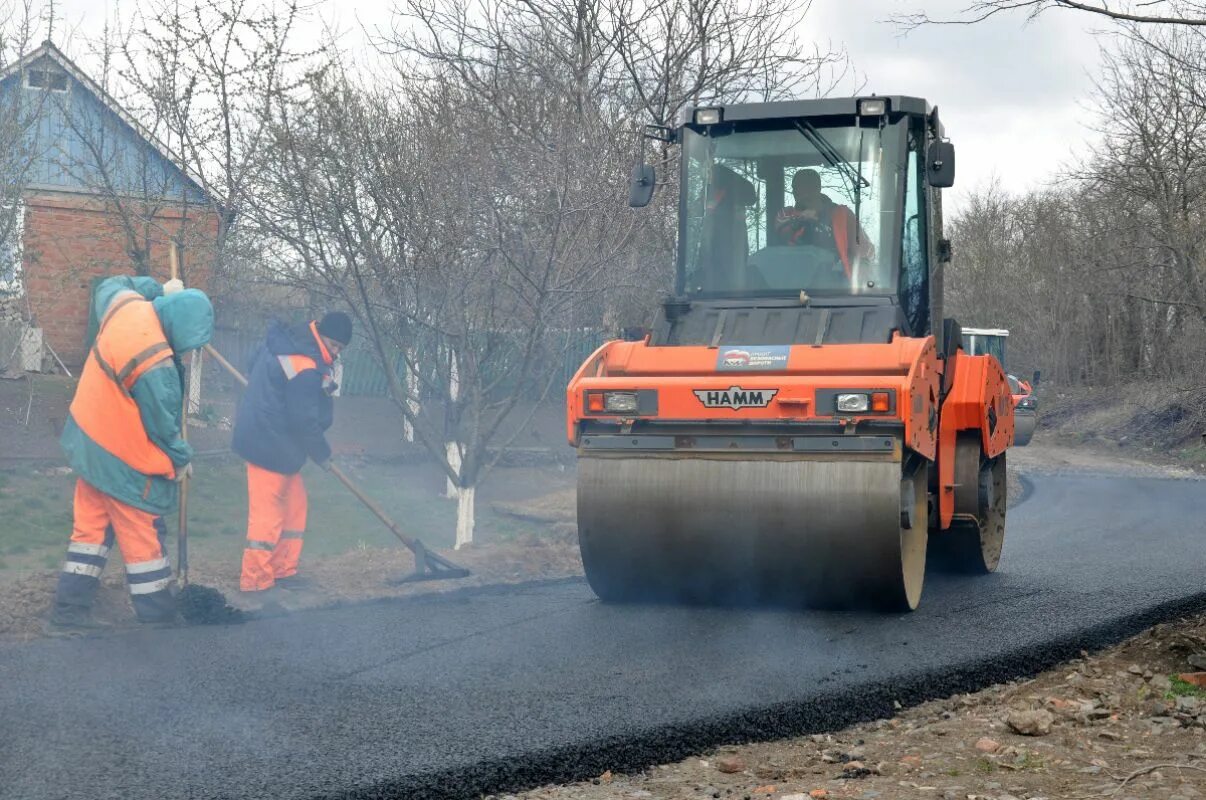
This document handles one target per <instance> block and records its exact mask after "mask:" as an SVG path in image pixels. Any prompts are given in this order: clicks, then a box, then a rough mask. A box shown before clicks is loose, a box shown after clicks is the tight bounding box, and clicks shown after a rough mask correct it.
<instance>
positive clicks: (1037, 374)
mask: <svg viewBox="0 0 1206 800" xmlns="http://www.w3.org/2000/svg"><path fill="white" fill-rule="evenodd" d="M1042 374H1043V373H1042V372H1041V371H1040V370H1037V369H1036V370H1035V371H1034V380H1033V381H1031V382H1030V385H1031V387H1033V388H1035V389H1037V388H1038V382H1039V377H1040V376H1041V375H1042Z"/></svg>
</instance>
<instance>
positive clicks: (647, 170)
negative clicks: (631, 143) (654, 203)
mask: <svg viewBox="0 0 1206 800" xmlns="http://www.w3.org/2000/svg"><path fill="white" fill-rule="evenodd" d="M656 185H657V173H656V172H655V171H654V169H653V167H652V166H651V165H649V164H637V165H636V166H635V167H633V168H632V179H631V182H630V184H629V187H628V205H629V207H631V208H644V207H645V206H647V205H649V202H650V201H651V200H653V188H654V187H655V186H656Z"/></svg>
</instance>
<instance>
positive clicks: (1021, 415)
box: [963, 328, 1039, 447]
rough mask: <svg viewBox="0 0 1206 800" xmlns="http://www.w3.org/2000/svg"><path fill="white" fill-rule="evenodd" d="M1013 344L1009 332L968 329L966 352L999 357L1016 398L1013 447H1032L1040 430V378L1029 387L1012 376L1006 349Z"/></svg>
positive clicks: (965, 339)
mask: <svg viewBox="0 0 1206 800" xmlns="http://www.w3.org/2000/svg"><path fill="white" fill-rule="evenodd" d="M1008 343H1009V331H1008V330H1006V329H1005V328H964V329H963V349H964V351H966V352H967V353H970V354H971V355H983V354H985V353H990V354H992V355H994V356H996V358H997V361H1000V362H1001V367H1002V368H1003V369H1004V370H1005V379H1006V380H1008V381H1009V391H1010V394H1011V395H1012V396H1013V446H1014V447H1024V446H1026V445H1028V444H1030V440H1031V438H1033V437H1034V431H1035V429H1036V428H1038V398H1036V397H1035V396H1034V387H1035V386H1038V378H1039V374H1038V372H1037V371H1036V372H1035V373H1034V381H1033V382H1032V383H1027V382H1026V381H1024V380H1022V379H1021V378H1019V377H1017V376H1016V375H1011V374H1010V373H1009V361H1008V359H1007V358H1006V345H1008Z"/></svg>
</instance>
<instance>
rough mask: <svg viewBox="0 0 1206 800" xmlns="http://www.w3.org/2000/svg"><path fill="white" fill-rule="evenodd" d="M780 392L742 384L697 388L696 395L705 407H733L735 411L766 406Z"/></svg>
mask: <svg viewBox="0 0 1206 800" xmlns="http://www.w3.org/2000/svg"><path fill="white" fill-rule="evenodd" d="M778 393H779V390H778V389H742V388H741V387H740V386H730V387H729V388H728V389H696V390H695V396H696V397H698V398H699V402H701V403H703V404H704V406H705V407H707V408H731V409H733V410H734V411H737V410H739V409H742V408H766V407H767V406H768V405H770V401H771V400H774V399H775V395H777V394H778Z"/></svg>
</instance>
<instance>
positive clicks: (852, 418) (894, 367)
mask: <svg viewBox="0 0 1206 800" xmlns="http://www.w3.org/2000/svg"><path fill="white" fill-rule="evenodd" d="M776 349H777V350H779V351H784V352H785V355H786V359H785V362H781V363H778V364H776V365H775V367H776V368H774V369H768V370H766V371H760V370H757V369H741V370H740V371H725V370H722V369H721V368H720V367H719V366H718V365H719V364H721V363H723V359H724V358H725V351H726V350H727V351H731V352H733V353H734V354H735V355H734V358H737V359H740V358H742V357H743V351H741V350H740V349H739V348H725V347H723V346H722V347H719V348H717V347H705V346H668V347H654V346H651V345H650V344H649V340H648V339H646V340H645V341H640V342H628V341H612V342H607V343H606V344H604V345H603V346H602V347H600V348H599V349H598V350H596V351H595V352H594V353H593V354H592V355H591V356H590V357H589V358H588V359H587V360H586V362H585V363H583V365H582V367H581V368H580V369H579V370H578V372H577V373H576V374H575V375H574V377H573V379H572V380H571V381H570V383H569V386H568V389H567V398H566V400H567V406H568V417H567V422H568V431H567V432H568V437H569V442H570V444H571V445H573V446H578V444H579V441H580V437H581V432H582V427H583V423H584V422H590V423H598V424H602V425H605V426H606V425H615V426H616V428H617V430H621V431H627V430H630V429H632V428H633V426H636V425H639V426H641V427H642V429H653V428H656V427H657V426H659V425H669V424H675V423H685V424H698V423H701V422H706V423H708V424H726V423H727V424H736V425H754V424H756V425H759V426H761V427H763V428H766V427H767V426H770V427H771V428H773V426H774V425H775V424H776V423H782V424H784V425H792V426H795V427H796V428H800V427H801V426H803V427H805V428H807V426H808V425H810V424H812V425H817V426H823V427H825V428H826V429H827V430H829V431H833V430H837V431H843V432H845V431H849V432H854V431H855V430H859V429H860V426H861V425H862V424H863V423H879V424H887V425H892V424H893V423H895V425H896V427H897V429H898V430H900V431H901V434H900V435H901V436H902V441H901V444H902V446H903V448H906V449H907V450H909V451H912V452H914V453H917V454H918V455H919V456H921V457H922V458H924V459H926V460H927V461H930V462H933V463H936V465H937V476H938V478H937V483H938V485H937V495H938V497H937V501H938V502H937V509H936V510H937V511H938V512H939V514H938V515H937V516H938V519H937V520H935V522H936V523H938V524H937V526H936V527H941V528H943V529H945V528H947V527H949V526H950V523H951V519H952V516H953V514H954V508H955V499H954V495H955V491H954V490H955V468H954V462H955V441H956V437H957V435H958V433H959V432H961V431H968V430H978V431H980V432H981V436H982V440H983V443H984V451H985V454H986V455H987V456H988V457H994V456H996V455H998V454H1000V453H1001V452H1003V451H1004V450H1005V449H1006V448H1007V447H1008V446H1009V445H1010V444H1012V441H1013V403H1012V398H1011V396H1010V393H1009V384H1008V382H1007V380H1006V378H1005V373H1004V371H1003V370H1002V369H1001V366H1000V364H999V363H997V361H996V359H995V358H993V357H992V356H969V355H966V354H965V353H964V352H963V351H962V350H959V351H956V353H954V354H953V355H951V356H950V357H948V358H947V359H945V360H944V359H941V358H939V356H938V352H937V348H936V345H935V341H934V337H932V336H926V337H923V338H912V337H907V336H901V335H899V334H896V335H894V337H893V339H892V341H891V342H889V343H886V344H826V345H791V346H789V347H782V348H776ZM947 373H950V374H949V376H948V375H947ZM944 386H945V387H946V391H945V394H944V393H943V387H944ZM604 392H631V393H634V394H636V393H639V394H640V395H641V396H642V397H644V398H649V399H648V400H647V401H642V408H641V409H640V410H639V411H635V412H632V411H629V412H618V413H617V412H609V411H607V410H605V409H603V408H600V407H599V405H600V404H599V403H595V404H594V405H595V407H594V408H592V407H591V406H592V402H591V397H592V395H599V394H601V393H604ZM839 393H841V394H845V393H865V394H867V395H869V396H870V397H873V398H875V399H876V400H877V401H878V403H877V407H875V408H871V409H869V410H868V411H867V412H864V413H845V412H840V411H838V410H837V409H836V407H835V402H834V398H835V397H836V396H837V395H838V394H839ZM885 395H886V396H887V402H886V403H885V402H884V396H885Z"/></svg>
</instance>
